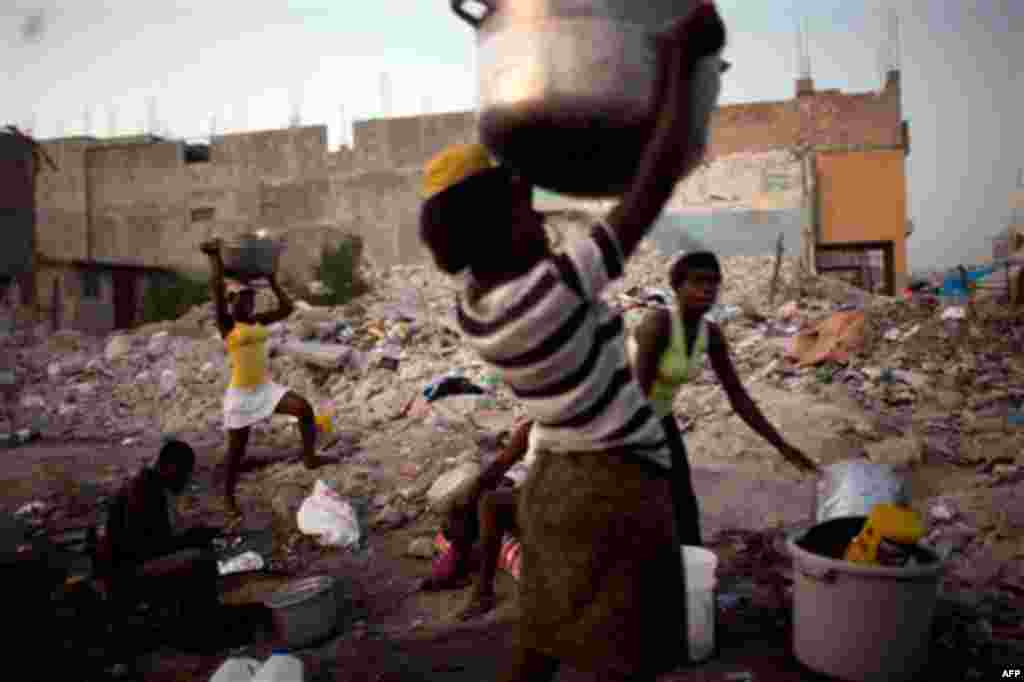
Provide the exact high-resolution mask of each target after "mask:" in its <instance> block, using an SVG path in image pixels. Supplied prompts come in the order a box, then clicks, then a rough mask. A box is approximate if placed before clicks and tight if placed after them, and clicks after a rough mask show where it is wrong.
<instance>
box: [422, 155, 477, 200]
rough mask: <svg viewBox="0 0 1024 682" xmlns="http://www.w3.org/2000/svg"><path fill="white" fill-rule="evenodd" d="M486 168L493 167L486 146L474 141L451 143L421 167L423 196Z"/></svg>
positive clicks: (433, 194)
mask: <svg viewBox="0 0 1024 682" xmlns="http://www.w3.org/2000/svg"><path fill="white" fill-rule="evenodd" d="M488 168H494V161H493V159H491V155H490V152H488V151H487V147H485V146H483V145H482V144H475V143H474V144H456V145H452V146H451V147H448V148H447V149H445V150H444V151H442V152H441V153H439V154H438V155H437V156H435V157H434V158H432V159H431V160H430V161H428V162H427V164H426V166H424V167H423V192H422V194H423V198H424V199H429V198H431V197H432V196H435V195H437V194H440V193H441V192H443V191H445V190H446V189H448V188H449V187H452V186H453V185H457V184H458V183H460V182H462V181H463V180H465V179H466V178H468V177H470V176H471V175H476V174H477V173H479V172H480V171H484V170H487V169H488Z"/></svg>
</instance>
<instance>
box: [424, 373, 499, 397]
mask: <svg viewBox="0 0 1024 682" xmlns="http://www.w3.org/2000/svg"><path fill="white" fill-rule="evenodd" d="M486 393H487V391H485V390H484V389H482V388H480V387H479V386H477V385H476V384H474V383H473V382H471V381H470V380H469V379H467V378H465V377H464V376H461V375H459V374H445V375H444V376H441V377H438V378H437V379H434V380H433V381H432V382H430V383H429V384H428V385H427V386H426V388H424V389H423V397H424V398H426V399H427V402H429V403H432V402H434V401H435V400H440V399H442V398H447V397H449V396H454V395H484V394H486Z"/></svg>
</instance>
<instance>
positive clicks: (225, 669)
mask: <svg viewBox="0 0 1024 682" xmlns="http://www.w3.org/2000/svg"><path fill="white" fill-rule="evenodd" d="M262 665H263V664H262V663H260V662H259V661H257V660H256V659H254V658H229V659H228V660H226V661H224V663H223V664H222V665H221V666H220V667H219V668H217V672H215V673H214V674H213V677H211V678H210V682H252V678H253V677H254V676H255V675H256V671H257V670H259V669H260V667H261V666H262Z"/></svg>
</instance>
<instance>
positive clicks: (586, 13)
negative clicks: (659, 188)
mask: <svg viewBox="0 0 1024 682" xmlns="http://www.w3.org/2000/svg"><path fill="white" fill-rule="evenodd" d="M698 4H700V3H699V0H643V1H639V0H451V6H452V9H453V10H454V12H455V13H456V14H458V15H459V16H460V17H462V18H463V19H464V20H465V21H467V22H468V23H469V24H470V25H472V26H473V27H474V28H476V30H477V54H478V69H479V73H478V78H479V83H480V103H479V104H480V135H481V139H482V141H483V143H484V144H486V145H487V146H488V147H489V148H490V149H491V151H492V152H493V153H494V154H495V155H496V156H497V157H498V158H499V159H501V161H502V162H503V163H505V164H507V165H508V166H510V167H512V168H516V169H518V170H519V171H521V172H522V173H523V174H524V175H525V176H526V177H527V178H528V179H529V180H530V181H531V182H533V183H534V184H536V185H539V186H541V187H544V188H546V189H550V190H553V191H556V192H561V193H565V194H572V195H577V196H591V197H607V196H613V195H618V194H621V193H623V192H624V191H625V190H626V189H627V188H628V186H629V183H630V181H631V180H632V178H633V175H634V173H635V171H636V168H637V165H638V163H639V160H640V156H641V154H642V153H643V148H644V145H645V143H646V142H647V140H648V138H649V135H650V131H651V129H652V125H653V115H652V114H653V112H652V111H651V101H652V90H653V86H654V78H655V52H654V48H653V45H652V43H651V34H652V33H653V32H655V31H658V30H660V29H662V28H664V27H665V25H666V24H668V23H669V22H670V21H672V20H673V19H676V18H678V17H680V16H684V15H686V14H688V13H689V12H690V11H692V10H693V9H694V8H695V7H696V6H697V5H698ZM472 5H476V6H483V7H484V8H485V10H484V11H483V13H482V16H477V15H474V14H472V13H471V12H470V11H469V7H470V6H472Z"/></svg>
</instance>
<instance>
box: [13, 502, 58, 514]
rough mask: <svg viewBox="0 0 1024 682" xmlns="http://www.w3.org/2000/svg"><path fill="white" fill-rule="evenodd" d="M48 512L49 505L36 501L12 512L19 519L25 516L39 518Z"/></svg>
mask: <svg viewBox="0 0 1024 682" xmlns="http://www.w3.org/2000/svg"><path fill="white" fill-rule="evenodd" d="M49 510H50V507H49V505H47V504H46V503H45V502H41V501H39V500H36V501H34V502H29V503H27V504H23V505H22V506H21V507H18V511H16V512H14V515H15V516H17V517H19V518H21V517H25V516H41V515H43V514H45V513H46V512H48V511H49Z"/></svg>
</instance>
